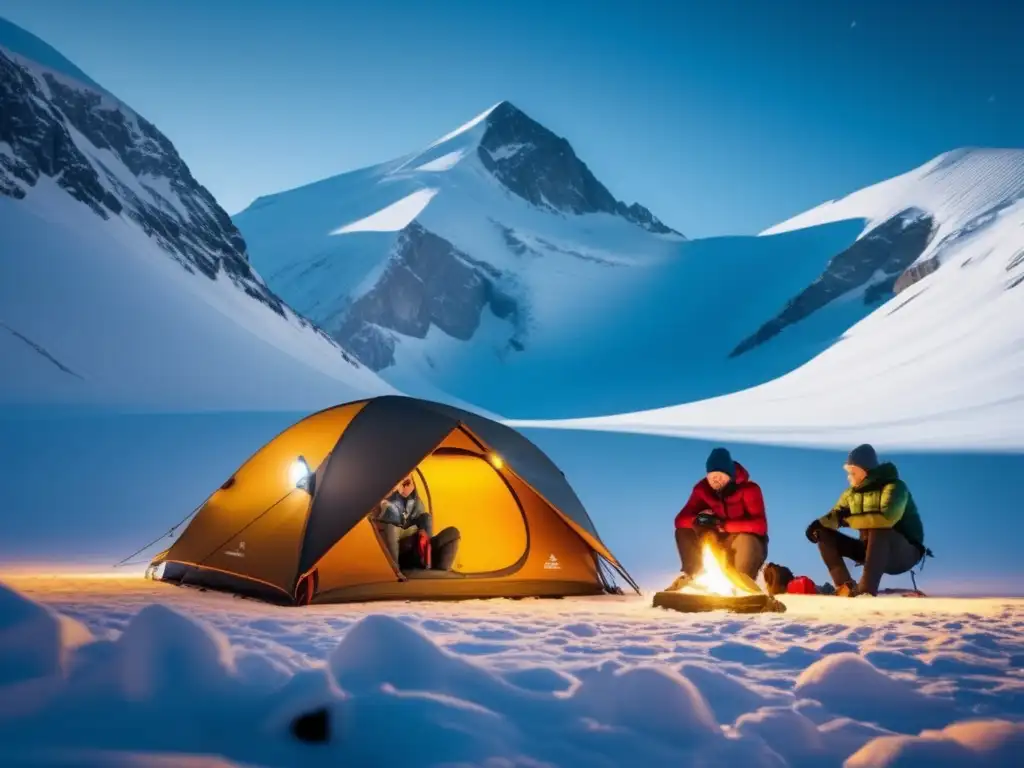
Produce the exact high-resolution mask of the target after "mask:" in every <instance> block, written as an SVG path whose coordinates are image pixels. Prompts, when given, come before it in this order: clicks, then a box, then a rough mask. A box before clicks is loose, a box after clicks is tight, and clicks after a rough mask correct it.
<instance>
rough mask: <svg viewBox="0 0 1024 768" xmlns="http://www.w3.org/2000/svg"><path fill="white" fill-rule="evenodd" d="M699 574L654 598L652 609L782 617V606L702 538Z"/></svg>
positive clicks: (715, 547)
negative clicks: (769, 614) (720, 611)
mask: <svg viewBox="0 0 1024 768" xmlns="http://www.w3.org/2000/svg"><path fill="white" fill-rule="evenodd" d="M701 556H702V559H701V570H700V572H699V573H697V574H695V575H694V576H692V577H690V578H689V579H686V580H677V581H676V582H675V583H673V584H672V585H671V586H670V587H669V588H668V589H666V590H664V591H663V592H657V593H655V595H654V607H655V608H668V609H671V610H673V611H680V612H682V613H695V612H700V611H716V610H726V611H732V612H733V613H762V612H774V613H783V612H785V610H786V606H785V605H783V604H782V603H780V602H779V601H778V600H776V599H775V598H773V597H771V596H770V595H766V594H765V593H764V592H762V591H761V588H760V587H758V586H757V582H755V581H754V580H753V579H751V578H750V577H749V576H747V575H746V574H743V573H739V572H738V571H736V570H735V569H734V568H732V567H731V566H730V565H729V563H728V562H726V558H725V555H724V553H722V552H721V551H720V550H719V548H718V547H717V546H715V544H713V543H712V539H710V538H705V539H704V545H703V548H702V550H701Z"/></svg>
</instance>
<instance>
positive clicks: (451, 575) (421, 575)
mask: <svg viewBox="0 0 1024 768" xmlns="http://www.w3.org/2000/svg"><path fill="white" fill-rule="evenodd" d="M402 575H403V576H405V578H407V579H415V580H417V581H418V580H421V579H465V578H467V577H466V574H464V573H456V572H455V571H435V570H425V569H422V568H406V569H404V570H403V571H402Z"/></svg>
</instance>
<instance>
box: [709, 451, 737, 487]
mask: <svg viewBox="0 0 1024 768" xmlns="http://www.w3.org/2000/svg"><path fill="white" fill-rule="evenodd" d="M704 466H705V468H706V469H707V471H708V474H710V473H712V472H725V474H727V475H728V476H729V477H731V478H733V479H736V465H735V464H734V463H733V460H732V456H730V455H729V451H727V450H726V449H725V448H715V450H713V451H712V452H711V454H710V455H709V456H708V460H707V462H705V464H704Z"/></svg>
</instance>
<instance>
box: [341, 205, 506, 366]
mask: <svg viewBox="0 0 1024 768" xmlns="http://www.w3.org/2000/svg"><path fill="white" fill-rule="evenodd" d="M502 280H503V275H502V274H501V272H500V271H499V270H497V269H496V268H495V267H493V266H492V265H490V264H487V263H485V262H480V261H477V260H475V259H473V258H472V257H470V256H469V255H467V254H466V253H463V252H462V251H460V250H459V249H457V248H456V247H455V246H454V245H452V244H451V243H450V242H448V241H447V240H445V239H444V238H442V237H439V236H437V235H435V234H434V233H432V232H429V231H428V230H426V229H424V228H423V226H422V225H420V224H419V223H417V222H415V221H414V222H413V223H412V224H410V225H409V226H408V227H406V228H405V229H404V230H402V232H401V234H400V235H399V238H398V242H397V243H396V245H395V249H394V252H393V254H392V256H391V259H390V262H389V263H388V265H387V267H386V268H385V270H384V273H383V274H382V275H381V277H380V279H379V280H377V282H376V284H375V285H374V287H373V288H372V289H371V290H370V291H368V292H367V293H365V294H363V295H362V296H360V297H358V298H357V299H356V300H355V301H353V302H352V303H351V304H350V305H349V306H348V308H347V309H346V310H345V311H344V313H343V314H342V317H341V320H340V323H339V325H338V327H337V330H335V331H334V333H333V335H334V337H335V338H336V339H337V340H338V341H339V342H340V343H341V344H343V345H344V346H345V347H346V348H347V349H349V350H351V351H352V352H353V353H354V354H355V355H356V357H357V358H358V359H359V360H360V361H361V362H362V363H364V364H365V365H367V366H368V367H370V368H372V369H373V370H378V371H379V370H381V369H383V368H386V367H388V366H389V365H391V364H392V363H393V362H394V349H395V337H394V335H393V334H392V333H391V332H392V331H393V332H395V333H400V334H403V335H405V336H411V337H414V338H418V339H422V338H426V336H427V333H428V332H429V330H430V328H431V326H436V327H437V328H439V329H440V330H442V331H444V332H445V333H447V334H448V335H449V336H452V337H453V338H456V339H460V340H463V341H467V340H469V339H471V338H473V334H474V333H475V332H476V330H477V328H478V327H479V326H480V321H481V318H482V316H483V312H484V310H485V309H487V308H489V309H490V310H491V312H493V313H494V315H495V316H496V317H498V318H500V319H503V320H507V321H509V322H510V323H512V325H513V327H514V328H518V327H519V321H520V306H519V302H518V301H517V300H516V298H515V297H513V296H512V295H510V294H509V293H508V292H506V291H505V290H504V289H503V288H502V287H501V285H500V282H501V281H502ZM513 341H518V343H519V345H520V346H521V344H522V341H521V339H518V340H517V339H513ZM510 343H511V342H510Z"/></svg>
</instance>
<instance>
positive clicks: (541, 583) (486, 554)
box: [149, 396, 639, 604]
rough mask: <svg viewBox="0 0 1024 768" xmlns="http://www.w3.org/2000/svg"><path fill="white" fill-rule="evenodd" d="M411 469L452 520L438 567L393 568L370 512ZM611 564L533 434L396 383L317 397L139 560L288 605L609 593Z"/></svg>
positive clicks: (180, 578) (438, 515)
mask: <svg viewBox="0 0 1024 768" xmlns="http://www.w3.org/2000/svg"><path fill="white" fill-rule="evenodd" d="M299 457H302V458H303V459H304V460H305V462H306V463H307V465H308V467H310V468H314V467H315V468H316V469H315V472H313V473H312V476H311V477H308V476H307V480H308V481H310V482H309V485H308V486H306V482H305V481H303V479H302V476H303V475H305V473H304V472H299V474H298V477H296V476H293V473H292V472H291V471H290V470H291V469H292V468H293V466H294V465H295V464H296V461H297V460H298V459H299ZM301 466H306V465H300V467H301ZM410 473H411V474H412V475H413V478H414V480H415V482H416V486H417V489H418V491H419V496H420V498H421V500H422V501H423V502H424V505H425V506H426V508H427V511H428V512H430V513H431V514H432V516H433V519H434V527H435V530H442V529H444V528H446V527H448V526H454V527H456V528H457V529H458V530H459V533H460V534H461V542H460V544H459V549H458V554H457V556H456V559H455V562H454V565H453V567H452V569H451V570H448V571H437V570H423V571H406V572H403V571H402V570H400V569H399V566H398V564H397V563H396V562H395V561H394V560H393V559H392V557H391V555H390V554H389V552H388V550H387V548H386V547H385V546H384V544H383V541H382V537H381V534H380V530H379V528H378V526H377V525H375V524H374V522H373V521H372V520H371V514H370V513H371V512H373V511H374V510H376V509H377V506H378V504H379V502H380V501H381V500H383V499H384V498H385V497H386V496H387V495H388V494H389V492H390V491H391V489H392V488H394V486H395V484H396V483H397V482H398V481H399V480H400V479H401V478H403V477H405V476H406V475H408V474H410ZM297 480H298V481H299V482H298V483H297V482H296V481H297ZM307 487H308V490H307ZM612 571H615V572H618V574H620V575H621V576H622V577H623V578H624V579H625V581H626V582H627V583H628V584H629V585H630V587H632V588H633V589H637V587H636V584H635V582H634V581H633V580H632V578H630V576H629V574H627V573H626V572H625V570H624V569H623V568H622V566H621V565H620V564H619V563H618V561H617V560H616V559H615V557H614V556H613V555H612V553H611V552H610V551H609V550H608V548H607V547H606V546H605V545H604V543H603V542H602V541H601V539H600V537H599V536H598V534H597V531H596V529H595V528H594V524H593V522H592V521H591V520H590V517H589V515H588V514H587V512H586V510H585V509H584V508H583V505H582V504H581V502H580V500H579V499H578V498H577V496H576V494H575V492H574V491H573V490H572V488H571V487H570V486H569V484H568V482H567V481H566V479H565V477H564V475H563V474H562V473H561V471H560V470H559V469H558V468H557V467H556V466H555V464H554V463H553V462H552V461H551V460H550V459H549V458H548V457H547V456H546V455H545V454H544V453H543V452H542V451H541V450H540V449H539V448H537V447H536V446H535V445H534V444H533V443H531V442H530V441H529V440H527V439H526V438H525V437H524V436H523V435H521V434H520V433H519V432H517V431H515V430H513V429H511V428H510V427H507V426H505V425H503V424H500V423H498V422H496V421H492V420H490V419H487V418H485V417H483V416H480V415H478V414H474V413H470V412H468V411H463V410H460V409H458V408H453V407H451V406H446V405H442V404H439V403H432V402H428V401H424V400H416V399H413V398H407V397H398V396H386V397H378V398H373V399H369V400H363V401H359V402H354V403H348V404H345V405H339V406H336V407H334V408H329V409H327V410H324V411H321V412H319V413H315V414H313V415H311V416H308V417H307V418H305V419H303V420H302V421H300V422H298V423H297V424H295V425H293V426H292V427H290V428H289V429H287V430H285V431H284V432H282V433H281V434H280V435H278V436H277V437H276V438H274V439H273V440H271V441H270V442H269V443H267V444H266V445H265V446H264V447H263V448H261V449H260V450H259V451H258V452H257V453H256V454H255V455H253V456H252V457H251V458H250V459H249V460H248V461H247V462H246V463H245V464H243V465H242V466H241V467H240V468H239V469H238V471H237V472H235V474H234V475H232V476H231V477H230V478H229V479H228V480H227V481H226V482H225V483H224V485H222V486H221V487H220V488H219V489H218V490H217V491H215V492H214V493H213V495H212V496H210V498H209V499H207V500H206V502H205V503H204V504H203V506H202V507H200V509H199V510H198V511H197V513H196V515H195V517H194V518H193V519H192V521H191V522H190V523H189V525H188V527H187V528H186V529H185V530H184V531H183V532H182V533H181V535H180V537H179V538H178V539H177V540H176V541H175V542H174V544H173V545H172V546H171V547H170V548H169V549H168V550H166V551H165V552H162V553H161V554H160V555H158V556H157V557H156V558H154V560H153V561H152V563H151V565H150V569H149V573H150V575H152V576H154V577H155V578H160V579H163V580H166V581H173V582H178V583H182V584H188V585H196V586H203V587H208V588H213V589H224V590H228V591H231V592H236V593H241V594H247V595H251V596H255V597H259V598H262V599H266V600H271V601H274V602H281V603H286V604H304V603H307V602H312V603H331V602H348V601H362V600H377V599H424V600H437V599H459V598H461V599H465V598H489V597H561V596H568V595H593V594H601V593H609V592H615V593H620V592H621V590H619V589H618V588H617V587H615V586H614V583H613V581H612V575H611V574H612ZM637 591H639V590H637Z"/></svg>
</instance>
